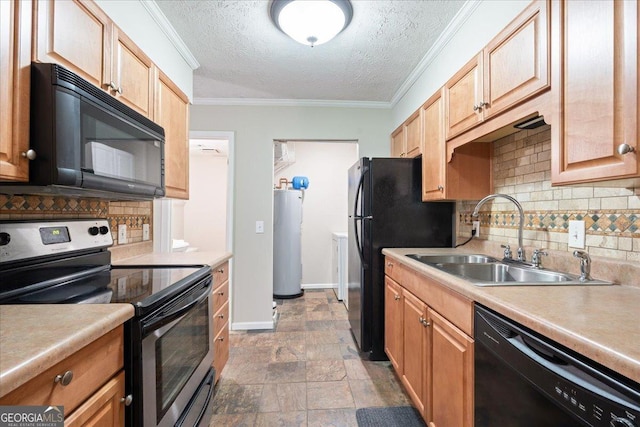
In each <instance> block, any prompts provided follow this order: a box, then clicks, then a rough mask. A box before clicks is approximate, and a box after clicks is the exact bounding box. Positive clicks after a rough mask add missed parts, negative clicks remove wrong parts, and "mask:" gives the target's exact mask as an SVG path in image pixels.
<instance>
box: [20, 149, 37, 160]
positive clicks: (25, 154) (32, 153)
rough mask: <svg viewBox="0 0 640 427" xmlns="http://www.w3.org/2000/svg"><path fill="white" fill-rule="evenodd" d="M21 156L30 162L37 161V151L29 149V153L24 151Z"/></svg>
mask: <svg viewBox="0 0 640 427" xmlns="http://www.w3.org/2000/svg"><path fill="white" fill-rule="evenodd" d="M20 154H21V155H22V157H26V158H27V159H29V160H35V159H36V150H32V149H28V150H27V151H23V152H22V153H20Z"/></svg>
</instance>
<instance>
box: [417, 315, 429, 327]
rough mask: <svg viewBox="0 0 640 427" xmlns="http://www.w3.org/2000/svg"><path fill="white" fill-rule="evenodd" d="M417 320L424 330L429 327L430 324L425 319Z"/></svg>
mask: <svg viewBox="0 0 640 427" xmlns="http://www.w3.org/2000/svg"><path fill="white" fill-rule="evenodd" d="M418 320H419V321H420V323H421V324H422V326H424V327H425V328H426V327H427V326H431V323H429V322H428V321H427V319H425V318H424V317H420V319H418Z"/></svg>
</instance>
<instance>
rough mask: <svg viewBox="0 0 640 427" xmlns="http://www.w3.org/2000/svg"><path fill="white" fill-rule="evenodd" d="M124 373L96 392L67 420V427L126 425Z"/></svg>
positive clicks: (121, 372)
mask: <svg viewBox="0 0 640 427" xmlns="http://www.w3.org/2000/svg"><path fill="white" fill-rule="evenodd" d="M123 397H124V371H120V373H119V374H118V375H117V376H115V377H114V378H112V379H111V380H110V381H109V382H108V383H106V384H105V385H104V386H103V387H102V388H100V389H99V390H98V391H96V392H95V393H94V394H93V395H92V396H91V397H90V398H89V399H87V401H85V402H84V403H83V404H82V405H81V406H80V407H79V408H78V409H76V410H75V411H73V412H72V413H71V415H70V416H68V417H67V419H65V422H64V425H65V427H79V426H105V427H107V426H112V427H120V426H123V425H124V403H123V401H121V399H122V398H123Z"/></svg>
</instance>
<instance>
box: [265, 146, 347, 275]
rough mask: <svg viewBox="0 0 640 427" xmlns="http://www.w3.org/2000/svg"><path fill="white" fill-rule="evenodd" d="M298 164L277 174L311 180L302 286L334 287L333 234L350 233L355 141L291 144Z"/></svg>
mask: <svg viewBox="0 0 640 427" xmlns="http://www.w3.org/2000/svg"><path fill="white" fill-rule="evenodd" d="M288 146H289V150H291V149H292V148H293V150H295V158H296V161H295V163H293V164H292V165H290V166H287V167H286V168H284V169H282V170H281V171H278V172H277V173H276V174H275V180H274V182H275V183H276V184H278V181H279V179H280V178H287V180H289V181H290V180H291V178H293V177H294V176H306V177H308V178H309V188H308V189H307V190H306V191H305V192H304V203H303V205H302V218H303V220H302V285H303V286H305V285H326V286H330V285H331V284H332V279H331V260H332V258H331V257H332V248H331V243H332V241H331V233H333V232H335V231H338V232H346V231H347V225H348V224H347V214H348V209H347V197H348V188H347V182H348V176H347V172H348V170H349V167H351V165H353V164H354V163H355V162H356V161H357V160H358V145H357V144H356V143H353V142H351V143H350V142H310V141H305V142H289V143H288Z"/></svg>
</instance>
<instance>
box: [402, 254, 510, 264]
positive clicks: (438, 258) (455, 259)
mask: <svg viewBox="0 0 640 427" xmlns="http://www.w3.org/2000/svg"><path fill="white" fill-rule="evenodd" d="M407 256H408V257H409V258H413V259H415V260H416V261H420V262H423V263H425V264H482V263H486V262H498V260H497V259H495V258H492V257H490V256H487V255H478V254H473V255H466V254H465V255H456V254H452V255H419V254H410V255H407Z"/></svg>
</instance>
